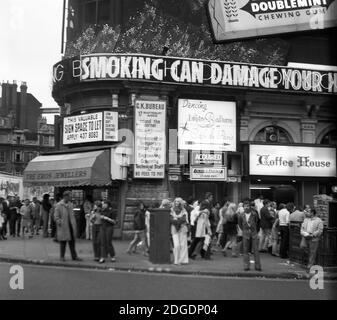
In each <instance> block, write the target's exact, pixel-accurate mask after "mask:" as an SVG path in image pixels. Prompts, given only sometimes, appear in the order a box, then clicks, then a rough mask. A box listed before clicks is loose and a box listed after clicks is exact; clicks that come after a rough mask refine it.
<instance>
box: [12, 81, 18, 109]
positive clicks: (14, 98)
mask: <svg viewBox="0 0 337 320" xmlns="http://www.w3.org/2000/svg"><path fill="white" fill-rule="evenodd" d="M11 89H12V97H11V98H12V99H11V105H12V106H13V107H14V108H15V107H16V105H17V104H18V85H17V84H16V80H14V81H13V85H12V88H11Z"/></svg>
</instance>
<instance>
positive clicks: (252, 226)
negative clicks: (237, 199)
mask: <svg viewBox="0 0 337 320" xmlns="http://www.w3.org/2000/svg"><path fill="white" fill-rule="evenodd" d="M243 209H244V212H243V213H241V214H240V215H239V217H238V224H239V227H240V229H241V230H242V240H243V264H244V270H245V271H248V270H249V268H250V258H249V249H250V243H251V244H252V250H253V251H254V261H255V270H257V271H261V262H260V254H259V244H258V230H259V216H258V213H257V212H256V211H255V210H253V209H252V206H251V204H250V201H249V200H246V201H244V203H243Z"/></svg>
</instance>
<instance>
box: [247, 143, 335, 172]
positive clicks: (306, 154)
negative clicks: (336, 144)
mask: <svg viewBox="0 0 337 320" xmlns="http://www.w3.org/2000/svg"><path fill="white" fill-rule="evenodd" d="M249 173H250V175H259V176H269V175H270V176H290V177H295V176H300V177H336V149H335V148H325V147H303V146H279V145H278V146H276V145H255V144H251V145H250V148H249Z"/></svg>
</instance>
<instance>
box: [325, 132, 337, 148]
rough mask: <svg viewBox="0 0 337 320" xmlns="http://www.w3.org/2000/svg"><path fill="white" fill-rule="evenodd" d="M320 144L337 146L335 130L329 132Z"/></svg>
mask: <svg viewBox="0 0 337 320" xmlns="http://www.w3.org/2000/svg"><path fill="white" fill-rule="evenodd" d="M321 144H330V145H335V146H336V145H337V129H335V130H332V131H329V132H328V133H327V134H326V135H325V136H324V137H323V139H322V141H321Z"/></svg>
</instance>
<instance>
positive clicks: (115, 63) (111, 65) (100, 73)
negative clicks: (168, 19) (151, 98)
mask: <svg viewBox="0 0 337 320" xmlns="http://www.w3.org/2000/svg"><path fill="white" fill-rule="evenodd" d="M336 1H337V0H336ZM111 80H130V81H137V82H139V81H142V82H151V83H165V84H174V85H196V86H208V87H220V88H247V89H259V90H274V91H278V92H279V91H287V92H308V93H327V94H336V93H337V72H336V71H317V70H310V69H297V68H291V67H284V66H269V65H254V64H243V63H235V62H222V61H209V60H198V59H187V58H174V57H166V56H165V57H162V56H153V55H139V54H127V55H124V54H90V55H83V56H80V57H74V58H70V59H65V60H62V61H61V62H59V63H57V64H55V65H54V69H53V94H54V95H55V93H56V92H57V91H58V90H61V89H63V88H69V87H70V86H72V85H77V84H79V83H84V82H92V81H111Z"/></svg>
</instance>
